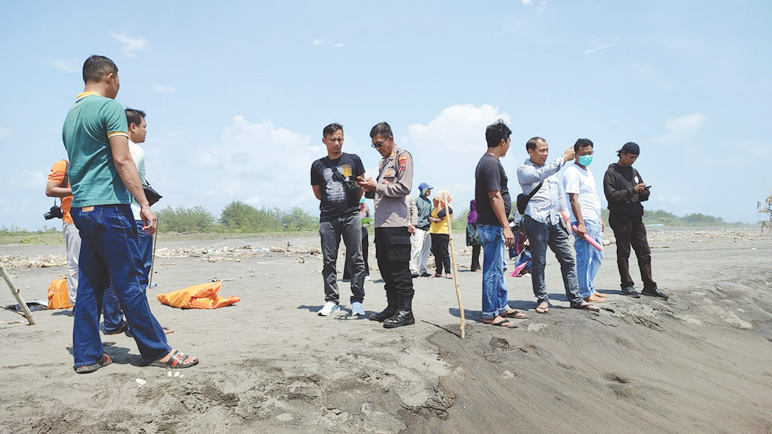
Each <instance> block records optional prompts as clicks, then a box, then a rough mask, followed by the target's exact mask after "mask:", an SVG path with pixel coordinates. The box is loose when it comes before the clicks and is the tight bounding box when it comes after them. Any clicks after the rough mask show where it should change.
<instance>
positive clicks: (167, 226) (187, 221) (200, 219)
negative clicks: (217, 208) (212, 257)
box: [156, 206, 217, 232]
mask: <svg viewBox="0 0 772 434" xmlns="http://www.w3.org/2000/svg"><path fill="white" fill-rule="evenodd" d="M156 214H157V216H158V230H159V231H160V232H215V231H216V230H217V227H216V225H215V218H214V216H213V215H212V213H210V212H209V211H207V210H206V209H204V207H202V206H194V207H193V208H190V209H188V208H185V207H182V206H180V207H177V208H172V207H166V208H164V209H162V210H160V211H158V212H157V213H156Z"/></svg>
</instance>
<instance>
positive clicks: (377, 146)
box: [370, 140, 386, 149]
mask: <svg viewBox="0 0 772 434" xmlns="http://www.w3.org/2000/svg"><path fill="white" fill-rule="evenodd" d="M384 143H386V141H385V140H383V141H380V142H375V143H373V144H372V145H370V146H372V147H373V148H374V149H381V146H383V144H384Z"/></svg>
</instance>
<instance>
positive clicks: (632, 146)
mask: <svg viewBox="0 0 772 434" xmlns="http://www.w3.org/2000/svg"><path fill="white" fill-rule="evenodd" d="M617 152H618V153H622V154H633V155H641V148H640V147H639V146H638V144H637V143H635V142H627V143H625V145H624V146H622V149H620V150H618V151H617Z"/></svg>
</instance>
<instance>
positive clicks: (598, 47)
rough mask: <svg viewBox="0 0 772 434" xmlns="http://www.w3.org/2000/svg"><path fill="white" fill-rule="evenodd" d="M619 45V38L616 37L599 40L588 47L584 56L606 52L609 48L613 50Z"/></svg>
mask: <svg viewBox="0 0 772 434" xmlns="http://www.w3.org/2000/svg"><path fill="white" fill-rule="evenodd" d="M617 44H619V42H618V38H617V37H616V36H610V37H606V38H597V39H595V40H593V41H592V42H590V45H589V46H588V47H587V49H586V50H584V52H583V53H584V54H591V53H596V52H598V51H602V50H605V49H607V48H611V47H613V46H615V45H617Z"/></svg>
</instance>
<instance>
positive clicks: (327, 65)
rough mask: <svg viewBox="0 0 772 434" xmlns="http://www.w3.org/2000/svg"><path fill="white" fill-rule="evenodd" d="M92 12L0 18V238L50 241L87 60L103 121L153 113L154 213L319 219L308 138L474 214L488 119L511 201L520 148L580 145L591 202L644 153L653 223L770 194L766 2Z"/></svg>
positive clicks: (731, 208)
mask: <svg viewBox="0 0 772 434" xmlns="http://www.w3.org/2000/svg"><path fill="white" fill-rule="evenodd" d="M95 3H97V2H82V1H73V2H22V1H12V2H5V3H4V5H3V7H2V9H3V13H2V14H1V15H0V35H1V36H2V37H1V38H0V80H1V81H2V83H3V87H2V90H0V97H1V100H2V104H1V105H0V155H2V158H0V183H2V185H3V187H4V188H3V192H2V193H0V209H2V210H4V212H3V213H1V214H0V226H5V227H11V226H17V227H21V228H26V229H40V228H41V227H44V226H45V225H48V226H56V227H58V225H59V221H58V220H57V221H56V223H51V222H49V223H46V222H45V221H44V220H43V218H42V213H43V212H44V211H46V210H47V209H48V207H50V205H51V203H52V200H50V199H49V198H46V197H45V195H44V188H45V183H46V177H47V174H48V170H49V169H50V167H51V165H52V164H53V163H54V162H55V161H56V160H58V159H61V158H64V157H65V156H66V154H65V151H64V147H63V145H62V142H61V126H62V122H63V120H64V117H65V115H66V113H67V110H68V109H69V107H70V106H71V105H72V103H73V102H74V99H75V96H76V95H77V94H78V93H79V92H81V91H82V89H83V82H82V79H81V75H80V69H81V66H82V64H83V61H84V60H85V59H86V58H87V57H88V56H89V55H91V54H101V55H105V56H108V57H110V58H111V59H113V60H114V61H115V62H116V64H117V65H118V68H119V70H120V72H119V75H120V78H121V90H120V93H119V94H118V98H117V100H118V101H120V102H121V103H122V104H123V105H124V106H128V107H134V108H139V109H143V110H145V111H146V112H147V113H148V117H147V123H148V137H147V142H146V143H145V145H144V148H145V152H146V158H147V160H146V164H147V172H148V179H149V181H150V182H151V183H152V184H153V186H154V187H156V189H157V190H158V191H160V192H161V194H163V195H164V199H163V200H162V202H160V203H159V204H158V205H156V207H164V206H180V205H182V206H187V207H191V206H194V205H202V206H204V207H206V208H207V209H209V210H211V211H212V212H213V213H214V214H215V215H218V214H219V211H220V210H221V209H222V208H223V207H224V206H225V205H226V204H227V203H229V202H230V201H232V200H241V201H245V202H247V203H250V204H252V205H255V206H257V207H262V206H266V207H269V208H272V207H279V208H285V209H286V208H289V207H291V206H299V207H302V208H304V209H307V210H308V211H310V212H312V213H314V214H317V213H318V209H317V207H318V204H317V202H316V199H315V198H314V195H313V192H312V190H311V187H310V185H309V168H310V165H311V162H312V161H313V160H315V159H317V158H319V157H322V156H324V155H325V150H324V148H323V146H322V144H321V130H322V128H323V127H324V126H325V125H326V124H328V123H330V122H340V123H342V124H343V125H344V129H345V134H346V141H345V144H344V151H347V152H353V153H357V154H359V155H360V156H361V157H362V160H363V162H364V163H365V167H366V169H367V170H368V172H369V173H370V174H374V173H375V168H376V165H377V161H378V159H379V156H378V154H377V153H376V152H375V150H373V149H371V148H369V136H368V133H369V130H370V128H371V127H372V125H374V124H375V123H377V122H379V121H387V122H389V123H390V124H391V126H392V128H393V130H394V133H395V140H396V142H397V144H398V145H400V146H401V147H403V148H405V149H407V150H409V151H411V153H412V154H413V157H414V160H415V170H416V172H415V178H414V179H415V186H414V187H416V188H417V185H418V183H419V182H423V181H425V182H429V183H430V184H432V185H433V186H434V187H435V188H438V189H444V188H447V189H449V190H451V192H452V193H453V195H454V198H455V202H456V203H457V204H464V205H466V204H468V201H469V199H471V198H472V196H473V191H474V177H473V174H474V167H475V165H476V162H477V160H478V159H479V157H480V156H481V155H482V154H483V153H484V151H485V141H484V129H485V126H486V125H487V124H489V123H491V122H493V121H495V120H496V119H499V118H502V119H504V120H506V121H507V122H508V123H509V125H510V127H511V128H512V130H513V135H512V147H511V149H510V152H509V154H508V155H507V156H506V157H505V158H504V159H503V160H502V162H503V164H504V167H505V169H506V170H507V172H508V173H509V174H510V177H511V178H512V181H511V184H510V188H511V189H512V190H513V191H515V192H519V186H518V185H516V181H515V179H514V178H515V170H516V168H517V166H519V165H520V164H522V163H523V161H524V160H525V158H526V157H527V154H526V152H525V142H526V141H527V140H528V139H529V138H530V137H532V136H542V137H544V138H546V139H547V141H548V143H549V144H550V149H551V150H552V152H551V157H553V158H557V157H558V156H559V154H560V153H561V152H562V150H563V149H565V148H567V147H568V146H570V145H572V144H573V143H574V142H575V141H576V139H577V138H579V137H587V138H590V139H591V140H593V141H594V142H595V161H594V162H593V163H592V165H591V166H590V168H591V169H593V171H594V172H595V175H596V179H598V180H599V181H600V179H602V174H603V172H604V171H605V169H606V167H607V166H608V164H609V163H612V162H615V161H616V156H615V153H614V152H615V151H616V150H617V149H619V148H620V147H621V146H622V144H624V143H625V142H627V141H635V142H637V143H638V144H639V145H640V146H641V156H640V158H639V159H638V161H637V162H636V164H635V167H636V168H638V170H639V171H640V172H641V174H642V176H643V177H644V179H646V180H647V182H648V183H649V184H652V185H653V188H652V197H651V200H650V201H649V203H648V204H647V208H648V209H658V208H663V209H667V210H669V211H671V212H674V213H676V214H679V215H683V214H686V213H690V212H701V213H705V214H711V215H716V216H720V217H723V218H724V219H725V220H728V221H744V222H755V221H756V220H757V214H756V202H757V201H759V200H763V199H764V198H766V196H767V195H769V194H771V193H772V191H770V187H772V171H770V166H771V165H772V127H771V126H770V119H772V80H770V77H771V76H772V75H771V74H772V72H771V71H772V2H769V1H765V0H760V1H707V2H706V1H676V2H673V1H649V2H618V1H610V0H609V1H579V2H577V1H570V2H569V1H562V2H559V1H553V0H547V1H540V0H530V1H528V0H510V1H488V2H456V1H431V2H429V1H427V2H414V1H395V2H373V1H351V2H311V1H298V2H228V1H226V2H219V3H218V2H201V1H185V2H182V1H168V2H144V1H135V2H122V3H116V2H104V4H102V5H96V6H94V4H95ZM601 201H602V203H603V204H604V206H605V199H604V198H601ZM457 206H459V205H457ZM156 207H154V208H156Z"/></svg>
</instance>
